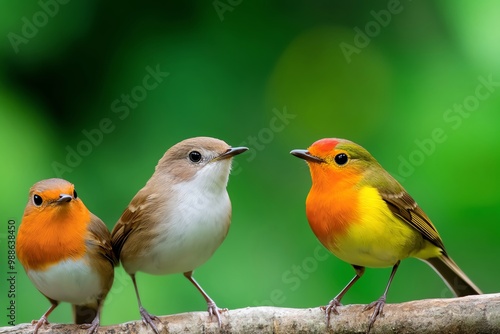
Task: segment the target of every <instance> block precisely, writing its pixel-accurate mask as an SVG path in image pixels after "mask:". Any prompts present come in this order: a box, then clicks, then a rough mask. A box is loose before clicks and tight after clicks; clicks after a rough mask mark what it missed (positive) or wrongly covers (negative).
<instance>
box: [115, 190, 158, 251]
mask: <svg viewBox="0 0 500 334" xmlns="http://www.w3.org/2000/svg"><path fill="white" fill-rule="evenodd" d="M148 193H149V195H146V194H148ZM157 200H158V195H156V194H155V192H151V191H149V190H146V188H143V189H141V190H140V191H139V192H138V193H137V194H136V195H135V197H134V198H133V199H132V201H131V202H130V204H129V205H128V206H127V208H126V209H125V210H124V211H123V213H122V215H121V217H120V219H119V220H118V222H117V223H116V225H115V227H114V228H113V231H112V232H111V242H112V245H113V251H114V252H115V256H116V258H117V259H118V260H119V259H120V254H121V252H122V248H123V245H125V242H126V241H127V239H128V238H129V237H130V236H131V235H132V233H138V232H139V233H140V232H141V231H142V232H147V231H148V230H149V231H151V226H150V228H146V226H145V224H144V223H145V222H150V223H154V222H153V221H152V220H151V217H150V215H149V214H148V212H153V211H154V210H152V209H151V206H152V205H153V206H154V205H157ZM145 237H148V236H145ZM137 247H139V245H137Z"/></svg>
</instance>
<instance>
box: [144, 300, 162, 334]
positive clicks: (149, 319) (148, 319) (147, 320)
mask: <svg viewBox="0 0 500 334" xmlns="http://www.w3.org/2000/svg"><path fill="white" fill-rule="evenodd" d="M139 312H140V313H141V318H142V322H143V323H144V325H146V327H147V326H148V325H149V326H151V329H153V331H154V332H155V333H156V334H160V331H159V330H158V327H156V324H155V323H154V320H157V321H159V322H160V323H161V321H160V318H158V317H157V316H156V315H152V314H150V313H149V312H148V311H146V309H145V308H144V307H142V306H141V307H140V308H139Z"/></svg>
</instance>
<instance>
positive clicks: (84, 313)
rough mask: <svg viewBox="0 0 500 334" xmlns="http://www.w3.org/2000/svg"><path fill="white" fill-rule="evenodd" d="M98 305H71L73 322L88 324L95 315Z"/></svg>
mask: <svg viewBox="0 0 500 334" xmlns="http://www.w3.org/2000/svg"><path fill="white" fill-rule="evenodd" d="M97 310H98V306H97V305H96V306H89V305H73V318H74V320H75V324H77V325H82V324H90V323H92V321H93V320H94V319H95V317H96V316H97Z"/></svg>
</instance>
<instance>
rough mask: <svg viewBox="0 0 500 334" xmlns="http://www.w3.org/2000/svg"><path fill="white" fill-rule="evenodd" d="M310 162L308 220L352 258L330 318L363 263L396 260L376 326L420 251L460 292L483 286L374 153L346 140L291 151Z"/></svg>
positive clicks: (338, 252)
mask: <svg viewBox="0 0 500 334" xmlns="http://www.w3.org/2000/svg"><path fill="white" fill-rule="evenodd" d="M290 153H291V154H293V155H294V156H296V157H299V158H301V159H304V160H305V161H306V162H307V164H308V165H309V169H310V172H311V179H312V187H311V190H310V192H309V195H308V196H307V200H306V215H307V219H308V221H309V225H310V226H311V229H312V230H313V232H314V234H315V235H316V237H317V238H318V239H319V241H320V242H321V243H322V244H323V245H324V246H325V247H326V248H327V249H328V250H329V251H330V252H332V253H333V254H334V255H335V256H337V257H338V258H340V259H341V260H343V261H345V262H347V263H350V264H351V265H352V266H353V267H354V270H355V271H356V276H354V278H353V279H352V280H351V281H350V282H349V284H347V286H346V287H345V288H344V289H342V291H340V293H339V294H338V295H337V296H336V297H335V298H333V299H332V300H331V301H330V303H329V304H328V305H327V306H326V307H325V311H326V316H327V322H329V321H330V315H331V314H332V313H334V314H338V311H337V307H338V306H340V305H341V304H340V300H341V299H342V297H343V296H344V295H345V293H346V292H347V291H348V290H349V289H350V288H351V287H352V286H353V284H354V283H355V282H356V281H357V280H358V279H359V278H360V277H361V276H362V275H363V273H364V271H365V267H374V268H380V267H391V266H392V273H391V275H390V277H389V282H388V284H387V287H386V289H385V291H384V293H383V294H382V296H381V297H380V298H379V299H378V300H376V301H375V302H373V303H371V304H369V305H367V306H366V307H365V310H368V309H372V308H373V309H374V311H373V314H372V316H371V318H370V322H369V325H368V332H369V331H370V329H371V328H372V326H373V324H374V322H375V320H376V319H377V317H378V315H380V314H382V311H383V308H384V304H385V301H386V297H387V291H388V290H389V286H390V285H391V281H392V279H393V277H394V275H395V273H396V270H397V268H398V266H399V263H400V261H401V260H403V259H405V258H408V257H415V258H418V259H421V260H423V261H424V262H426V263H428V264H429V265H430V266H431V267H433V268H434V269H435V270H436V271H437V272H438V274H439V275H441V277H442V278H443V279H444V281H445V282H446V283H447V284H448V286H449V288H450V289H451V290H452V291H453V292H454V293H455V294H456V295H457V296H459V297H460V296H466V295H477V294H481V291H480V290H479V289H478V288H477V287H476V286H475V285H474V283H472V281H471V280H470V279H469V278H468V277H467V276H466V275H465V274H464V273H463V272H462V270H460V268H459V267H458V266H457V265H456V264H455V262H454V261H453V260H452V259H451V258H450V257H449V256H448V253H447V252H446V250H445V248H444V245H443V242H442V240H441V237H440V236H439V234H438V232H437V230H436V228H435V227H434V225H433V224H432V222H431V221H430V219H429V217H427V215H426V214H425V213H424V211H422V209H420V207H419V206H418V205H417V203H416V202H415V201H414V200H413V198H412V197H411V196H410V195H409V194H408V193H407V192H406V191H405V189H404V188H403V187H402V186H401V184H399V182H398V181H396V179H394V178H393V177H392V176H391V175H390V174H389V173H388V172H387V171H386V170H385V169H384V168H383V167H382V166H381V165H380V164H379V163H378V162H377V160H375V158H373V157H372V156H371V155H370V153H369V152H368V151H367V150H365V149H364V148H363V147H361V146H359V145H357V144H355V143H353V142H351V141H349V140H345V139H335V138H327V139H321V140H318V141H316V142H315V143H314V144H312V145H311V146H310V147H309V148H308V149H307V150H293V151H291V152H290Z"/></svg>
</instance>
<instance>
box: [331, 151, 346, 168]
mask: <svg viewBox="0 0 500 334" xmlns="http://www.w3.org/2000/svg"><path fill="white" fill-rule="evenodd" d="M334 160H335V163H336V164H337V165H339V166H343V165H345V164H346V163H347V161H348V160H349V157H348V156H347V154H345V153H339V154H337V155H336V156H335V158H334Z"/></svg>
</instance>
